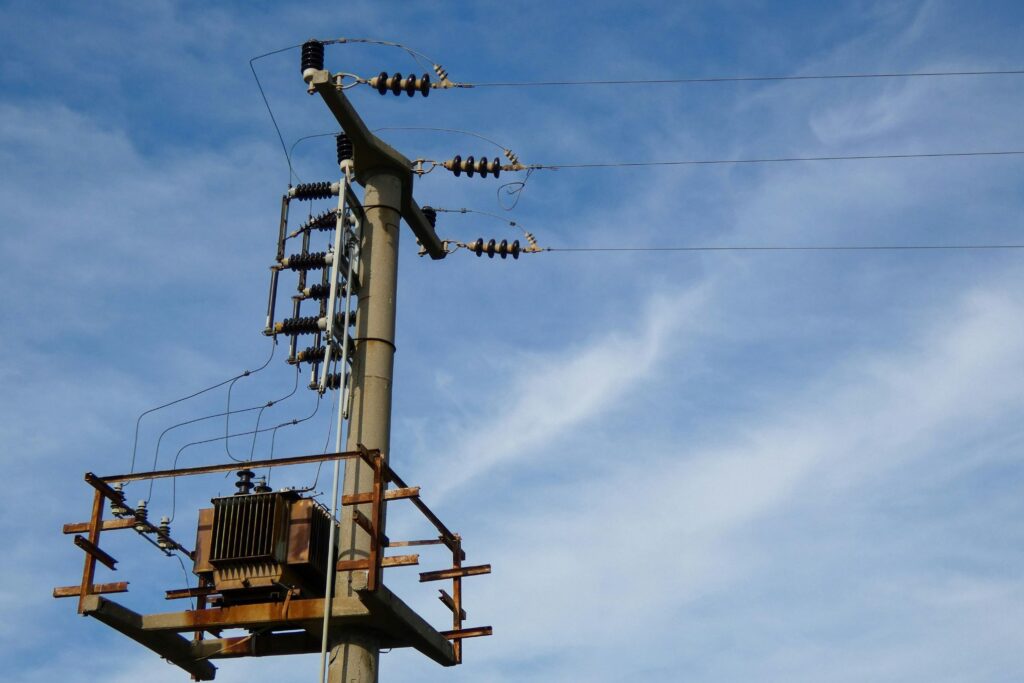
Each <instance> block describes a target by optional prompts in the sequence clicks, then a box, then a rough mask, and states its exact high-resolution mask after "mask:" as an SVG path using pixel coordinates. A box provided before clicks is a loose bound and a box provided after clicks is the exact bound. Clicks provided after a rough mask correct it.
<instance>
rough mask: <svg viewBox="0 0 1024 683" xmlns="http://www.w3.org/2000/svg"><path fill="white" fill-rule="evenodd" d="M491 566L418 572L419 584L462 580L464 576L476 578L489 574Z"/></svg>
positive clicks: (479, 565) (480, 565) (482, 565)
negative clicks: (455, 579)
mask: <svg viewBox="0 0 1024 683" xmlns="http://www.w3.org/2000/svg"><path fill="white" fill-rule="evenodd" d="M490 573H491V565H489V564H478V565H475V566H472V567H452V568H451V569H440V570H438V571H436V572H420V583H423V582H424V581H443V580H444V579H454V578H462V577H464V576H478V575H480V574H490Z"/></svg>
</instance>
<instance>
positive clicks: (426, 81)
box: [420, 74, 430, 97]
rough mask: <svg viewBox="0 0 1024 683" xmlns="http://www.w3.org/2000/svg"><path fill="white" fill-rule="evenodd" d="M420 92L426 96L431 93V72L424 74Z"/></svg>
mask: <svg viewBox="0 0 1024 683" xmlns="http://www.w3.org/2000/svg"><path fill="white" fill-rule="evenodd" d="M420 94H421V95H423V96H424V97H426V96H428V95H429V94H430V74H423V78H421V79H420Z"/></svg>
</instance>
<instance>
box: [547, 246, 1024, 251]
mask: <svg viewBox="0 0 1024 683" xmlns="http://www.w3.org/2000/svg"><path fill="white" fill-rule="evenodd" d="M1012 249H1024V244H863V245H861V244H857V245H825V246H814V245H811V246H721V247H716V246H690V247H545V248H542V249H541V250H540V251H542V252H547V251H564V252H569V251H574V252H612V251H665V252H668V251H676V252H679V251H984V250H988V251H999V250H1012Z"/></svg>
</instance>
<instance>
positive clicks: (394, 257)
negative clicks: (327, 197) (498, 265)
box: [303, 52, 445, 683]
mask: <svg viewBox="0 0 1024 683" xmlns="http://www.w3.org/2000/svg"><path fill="white" fill-rule="evenodd" d="M321 54H322V52H321ZM304 65H305V63H304ZM316 66H317V67H319V68H307V69H304V71H303V79H304V80H305V81H306V83H307V84H308V85H309V90H310V92H316V93H318V94H319V95H321V97H323V99H324V101H325V102H326V104H327V106H328V108H330V110H331V112H332V113H333V114H334V116H335V118H336V119H337V120H338V123H339V124H340V125H341V127H342V129H343V130H344V131H345V133H346V134H347V135H348V136H349V138H350V139H351V141H352V146H353V150H354V155H353V160H354V167H355V177H356V181H357V182H359V183H360V184H362V185H363V186H364V187H365V188H366V191H365V194H364V199H363V208H364V210H365V214H366V226H365V227H364V230H363V236H362V244H361V245H360V279H361V282H360V288H359V308H358V312H357V315H356V336H355V342H356V346H355V357H354V362H353V370H352V411H351V416H350V422H349V433H348V440H347V444H346V448H347V449H348V450H355V449H356V448H357V447H358V446H359V445H362V446H365V447H367V448H372V449H379V450H380V451H381V453H382V454H383V456H384V458H385V462H387V458H388V451H389V448H390V442H391V389H392V372H393V369H394V356H395V312H396V306H395V304H396V290H397V284H398V238H399V223H400V221H401V219H402V218H404V219H405V220H406V222H407V223H408V224H409V226H410V227H411V228H412V230H413V232H414V233H415V234H416V236H417V239H418V240H419V242H420V244H421V245H423V246H424V248H425V249H426V251H427V253H428V254H429V255H430V256H431V257H432V258H435V259H439V258H443V257H444V256H445V250H444V247H443V245H442V244H441V241H440V239H438V237H437V234H436V233H435V232H434V228H433V226H432V225H431V224H430V222H429V221H428V220H427V218H426V216H424V215H423V212H422V211H421V210H420V208H419V206H417V204H416V202H415V201H413V199H412V181H413V174H412V162H410V161H409V159H407V158H406V157H404V156H403V155H401V154H400V153H398V152H397V151H395V150H394V149H392V148H391V147H390V146H388V145H387V144H385V143H384V142H383V141H381V140H380V139H379V138H377V136H375V135H374V134H373V133H371V132H370V131H369V129H368V128H367V126H366V125H365V124H364V123H363V121H362V120H361V119H360V117H359V115H358V114H357V113H356V112H355V109H354V108H353V107H352V105H351V103H349V101H348V99H347V98H346V97H345V95H344V94H343V93H342V91H341V88H340V87H338V84H336V83H335V82H334V81H333V80H332V78H331V75H330V72H328V71H324V70H323V68H322V64H318V65H316ZM372 486H373V472H372V470H371V468H369V467H368V466H367V465H366V463H364V462H362V461H359V460H350V461H347V462H346V464H345V480H344V485H343V493H344V494H354V493H361V492H366V491H369V490H371V488H372ZM357 509H359V511H360V512H362V513H364V514H369V506H368V505H360V506H348V507H346V508H345V509H344V513H343V516H342V520H341V529H340V539H339V543H338V547H339V558H340V559H342V560H357V559H366V558H367V557H368V552H369V539H368V537H367V536H366V534H364V533H361V531H360V527H359V526H358V525H357V524H356V523H355V520H354V515H355V510H357ZM351 578H352V572H339V573H338V575H337V579H336V585H337V591H338V593H339V594H341V592H342V591H345V593H346V594H347V595H351V594H352V593H353V588H352V585H351ZM329 638H330V643H331V659H330V662H331V663H330V666H329V669H328V675H327V680H328V681H329V683H376V681H377V677H378V663H379V653H380V643H379V641H378V639H377V638H376V637H375V636H374V635H373V634H372V633H370V632H367V631H365V630H348V631H345V632H341V633H338V634H329Z"/></svg>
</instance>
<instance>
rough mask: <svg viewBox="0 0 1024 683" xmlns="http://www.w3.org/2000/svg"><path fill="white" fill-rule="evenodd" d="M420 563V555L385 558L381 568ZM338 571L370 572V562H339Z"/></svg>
mask: <svg viewBox="0 0 1024 683" xmlns="http://www.w3.org/2000/svg"><path fill="white" fill-rule="evenodd" d="M419 563H420V556H419V555H395V556H393V557H385V558H384V559H383V560H381V565H380V566H381V567H408V566H411V565H414V564H419ZM336 568H337V570H338V571H339V572H353V571H359V570H369V569H370V561H369V560H338V564H337V567H336Z"/></svg>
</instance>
